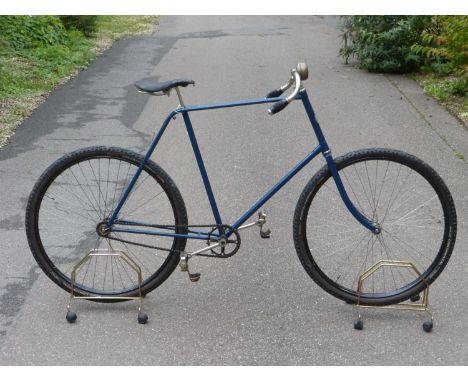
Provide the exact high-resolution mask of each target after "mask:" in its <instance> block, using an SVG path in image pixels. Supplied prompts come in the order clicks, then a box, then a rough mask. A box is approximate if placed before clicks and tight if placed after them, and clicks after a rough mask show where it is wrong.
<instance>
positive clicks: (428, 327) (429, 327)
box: [423, 321, 434, 333]
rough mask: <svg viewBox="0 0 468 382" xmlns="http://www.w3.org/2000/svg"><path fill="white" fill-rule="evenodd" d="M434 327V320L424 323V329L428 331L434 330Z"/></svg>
mask: <svg viewBox="0 0 468 382" xmlns="http://www.w3.org/2000/svg"><path fill="white" fill-rule="evenodd" d="M433 327H434V324H433V323H432V321H427V322H425V323H424V324H423V329H424V331H425V332H426V333H429V332H432V328H433Z"/></svg>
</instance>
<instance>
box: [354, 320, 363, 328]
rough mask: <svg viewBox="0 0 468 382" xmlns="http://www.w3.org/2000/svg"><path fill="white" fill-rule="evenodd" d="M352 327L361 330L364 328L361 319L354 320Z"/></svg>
mask: <svg viewBox="0 0 468 382" xmlns="http://www.w3.org/2000/svg"><path fill="white" fill-rule="evenodd" d="M354 329H356V330H362V329H364V324H363V322H362V321H361V320H356V321H354Z"/></svg>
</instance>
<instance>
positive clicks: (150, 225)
mask: <svg viewBox="0 0 468 382" xmlns="http://www.w3.org/2000/svg"><path fill="white" fill-rule="evenodd" d="M145 227H151V228H162V229H168V228H167V227H169V226H164V225H157V224H148V225H145ZM170 227H174V228H187V233H199V232H196V231H192V230H190V229H189V228H211V231H210V232H209V233H208V240H207V244H208V245H209V243H210V242H211V240H210V235H211V234H212V233H213V232H214V231H215V230H217V229H219V228H221V227H222V228H224V229H226V228H227V229H229V230H231V231H232V232H233V234H234V235H235V236H236V240H226V242H227V243H229V244H232V243H236V247H235V249H234V250H232V251H231V252H229V253H228V254H227V255H226V254H225V253H224V251H222V252H221V253H220V254H218V253H216V252H215V251H213V249H211V250H210V251H211V253H214V255H213V254H208V253H199V254H197V255H196V256H203V257H217V258H224V257H230V256H232V255H234V254H235V253H236V252H237V250H238V249H239V247H240V235H239V233H238V231H237V230H236V229H235V228H234V227H231V226H230V225H227V224H200V225H195V224H190V225H173V226H170ZM105 237H106V238H107V239H109V240H114V241H118V242H120V243H125V244H132V245H137V246H139V247H144V248H150V249H156V250H159V251H165V252H174V253H178V254H180V253H181V252H184V251H182V250H179V249H172V248H163V247H157V246H154V245H149V244H142V243H137V242H135V241H132V240H126V239H122V238H118V237H115V236H105Z"/></svg>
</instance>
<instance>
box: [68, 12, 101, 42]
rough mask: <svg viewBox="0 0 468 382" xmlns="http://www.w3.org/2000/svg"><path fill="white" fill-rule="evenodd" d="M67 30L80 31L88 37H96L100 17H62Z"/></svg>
mask: <svg viewBox="0 0 468 382" xmlns="http://www.w3.org/2000/svg"><path fill="white" fill-rule="evenodd" d="M60 20H62V23H63V25H64V26H65V28H66V29H67V30H73V29H76V30H79V31H81V32H83V34H84V35H85V36H87V37H91V36H94V35H95V33H96V31H97V29H98V16H91V15H89V16H60Z"/></svg>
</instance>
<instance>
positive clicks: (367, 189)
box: [293, 149, 457, 305]
mask: <svg viewBox="0 0 468 382" xmlns="http://www.w3.org/2000/svg"><path fill="white" fill-rule="evenodd" d="M335 163H336V165H337V169H338V171H339V175H340V178H341V180H342V182H343V184H344V187H345V189H346V191H347V193H348V196H349V197H350V199H351V200H352V202H353V204H354V205H355V206H356V207H357V208H358V209H359V210H360V211H361V212H362V213H363V214H364V215H365V216H366V217H367V218H369V219H370V220H371V221H374V222H376V223H377V224H379V225H380V226H381V229H382V231H381V233H380V234H374V233H372V232H370V231H369V230H368V229H366V228H364V227H363V226H362V225H361V224H360V223H358V222H357V221H356V220H355V219H354V217H353V216H352V215H351V214H350V212H349V211H348V210H347V208H346V206H345V205H344V203H343V201H342V200H341V197H340V195H339V192H338V189H337V187H336V185H335V182H334V179H333V177H332V175H331V172H330V170H329V169H328V167H327V166H324V167H323V168H322V169H321V170H320V171H319V172H317V174H315V176H314V177H313V178H312V179H311V180H310V181H309V183H308V184H307V186H306V187H305V189H304V191H303V192H302V194H301V197H300V198H299V201H298V204H297V207H296V211H295V215H294V223H293V231H294V242H295V246H296V250H297V254H298V256H299V259H300V261H301V263H302V265H303V266H304V268H305V270H306V271H307V273H308V274H309V276H310V277H311V278H312V279H313V280H314V281H315V282H316V283H317V284H318V285H319V286H321V287H322V288H323V289H324V290H326V291H327V292H329V293H331V294H332V295H334V296H335V297H338V298H340V299H342V300H344V301H347V302H350V303H355V302H357V299H358V293H357V287H358V280H359V277H360V275H361V274H362V273H364V272H365V271H366V270H367V269H369V268H370V267H371V266H372V265H374V264H376V263H377V262H378V261H379V260H390V261H409V262H411V263H412V264H413V265H414V266H415V267H416V268H417V270H418V271H419V272H420V273H421V274H422V277H419V276H418V275H417V273H416V272H414V271H413V270H412V269H411V268H396V267H382V268H380V269H379V270H378V271H376V272H375V273H373V274H372V275H371V276H370V277H369V278H368V279H366V280H365V282H364V283H363V290H362V292H361V296H360V302H361V303H363V304H367V305H388V304H394V303H398V302H401V301H404V300H406V299H408V298H410V297H412V296H414V295H417V294H418V293H419V292H421V291H422V290H423V289H424V288H425V287H426V286H427V285H429V284H430V283H432V282H433V281H434V280H435V279H436V278H437V277H438V275H439V274H440V273H441V272H442V270H443V269H444V267H445V265H446V264H447V261H448V260H449V257H450V255H451V253H452V250H453V247H454V244H455V237H456V231H457V219H456V212H455V206H454V203H453V200H452V197H451V195H450V192H449V190H448V188H447V186H446V185H445V183H444V182H443V180H442V179H441V178H440V176H439V175H438V174H437V173H436V172H435V171H434V170H433V169H432V168H431V167H429V166H428V165H427V164H426V163H424V162H422V161H421V160H420V159H418V158H416V157H414V156H412V155H409V154H407V153H404V152H401V151H396V150H389V149H367V150H360V151H356V152H352V153H349V154H346V155H344V156H342V157H340V158H338V159H336V160H335Z"/></svg>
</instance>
